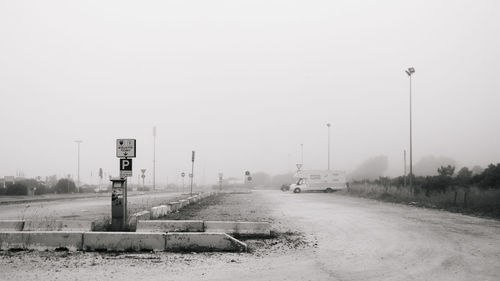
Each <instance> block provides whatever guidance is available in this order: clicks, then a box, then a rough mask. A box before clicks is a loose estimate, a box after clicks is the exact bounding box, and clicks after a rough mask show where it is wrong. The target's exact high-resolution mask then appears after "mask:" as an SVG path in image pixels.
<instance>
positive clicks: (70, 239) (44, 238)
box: [0, 231, 83, 251]
mask: <svg viewBox="0 0 500 281" xmlns="http://www.w3.org/2000/svg"><path fill="white" fill-rule="evenodd" d="M82 244H83V232H71V231H19V232H16V231H11V232H0V248H1V249H4V250H7V249H32V250H54V249H57V248H66V249H68V250H70V251H76V250H81V249H82Z"/></svg>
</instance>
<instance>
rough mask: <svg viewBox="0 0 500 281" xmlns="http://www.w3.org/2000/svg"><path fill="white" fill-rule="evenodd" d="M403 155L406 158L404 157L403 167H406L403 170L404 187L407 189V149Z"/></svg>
mask: <svg viewBox="0 0 500 281" xmlns="http://www.w3.org/2000/svg"><path fill="white" fill-rule="evenodd" d="M403 154H404V157H403V158H404V166H403V167H404V168H403V170H404V185H403V186H404V187H406V149H405V150H403Z"/></svg>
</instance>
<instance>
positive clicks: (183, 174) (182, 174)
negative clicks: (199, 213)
mask: <svg viewBox="0 0 500 281" xmlns="http://www.w3.org/2000/svg"><path fill="white" fill-rule="evenodd" d="M185 176H186V173H184V172H182V173H181V177H182V192H186V190H185V187H184V177H185Z"/></svg>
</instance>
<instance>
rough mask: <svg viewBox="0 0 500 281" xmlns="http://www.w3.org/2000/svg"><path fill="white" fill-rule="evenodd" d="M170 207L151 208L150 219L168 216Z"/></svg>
mask: <svg viewBox="0 0 500 281" xmlns="http://www.w3.org/2000/svg"><path fill="white" fill-rule="evenodd" d="M169 210H170V207H169V206H167V205H161V206H157V207H153V208H151V218H152V219H157V218H161V217H163V216H165V215H167V214H168V212H169Z"/></svg>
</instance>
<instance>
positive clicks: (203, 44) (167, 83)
mask: <svg viewBox="0 0 500 281" xmlns="http://www.w3.org/2000/svg"><path fill="white" fill-rule="evenodd" d="M499 34H500V4H499V2H498V1H455V0H453V1H452V0H450V1H352V0H349V1H290V0H287V1H0V97H1V104H2V107H1V109H0V120H1V122H0V132H1V140H0V155H1V158H0V159H1V160H0V177H3V176H8V175H15V173H16V171H18V170H22V171H23V172H24V174H25V175H26V176H42V177H44V176H46V175H51V174H57V175H59V176H63V175H67V174H72V175H73V176H74V178H76V173H77V145H76V143H75V142H74V141H75V140H83V143H82V144H81V178H82V181H85V182H91V183H95V182H97V178H96V173H97V170H98V168H100V167H102V168H103V169H104V170H105V171H107V173H111V174H114V175H117V174H118V159H117V158H116V157H115V139H117V138H136V139H137V144H138V148H137V155H138V156H137V158H136V159H135V160H134V161H135V162H134V177H133V178H132V180H133V181H135V180H136V179H137V173H138V172H139V169H140V168H146V169H148V172H147V175H148V178H146V179H147V180H148V179H151V174H150V171H151V170H152V159H153V137H152V127H153V126H157V142H156V160H157V165H156V171H157V172H156V175H157V180H156V181H157V182H159V183H161V182H165V181H166V180H167V177H168V180H169V181H170V182H176V181H178V180H179V176H178V175H179V174H180V172H182V171H185V172H186V173H188V172H189V170H190V164H191V163H190V160H191V159H190V157H191V150H196V152H197V159H196V163H195V177H196V179H197V181H198V182H199V183H202V182H203V181H204V182H206V183H212V182H215V180H216V178H217V173H218V172H224V175H225V176H240V175H242V174H243V172H244V171H245V170H250V171H255V172H257V171H265V172H268V173H272V174H278V173H284V172H287V171H291V170H293V169H294V167H295V163H298V162H300V144H301V143H303V144H304V168H305V169H326V167H327V127H326V123H332V127H331V137H332V139H331V163H332V168H334V169H343V170H346V171H352V170H353V169H355V168H356V166H357V165H359V164H360V163H362V162H363V161H364V160H366V159H368V158H370V157H374V156H378V155H386V156H387V157H388V160H389V171H388V173H389V174H391V175H399V174H402V171H403V150H404V149H406V150H408V149H409V136H408V134H409V121H408V119H409V111H408V110H409V106H408V103H409V100H408V92H409V80H408V77H407V75H406V74H405V73H404V70H405V69H406V68H407V67H410V66H413V67H415V69H416V73H415V75H414V77H413V110H414V111H413V113H414V115H413V117H414V119H413V120H414V138H413V141H414V147H413V154H414V163H415V162H416V161H418V160H419V159H421V158H423V157H425V156H427V155H437V156H447V157H451V158H453V159H455V160H456V161H457V162H458V163H459V164H460V165H465V166H472V165H482V166H485V165H487V164H489V163H497V162H500V160H499V159H500V149H498V145H499V144H500V126H499V125H498V123H499V122H498V121H499V120H500V110H499V108H500V106H499V104H500V93H499V85H500V84H499V83H498V81H497V80H498V77H500V75H499V74H500V71H499V66H500V36H499ZM91 171H92V175H93V177H92V178H91Z"/></svg>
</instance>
